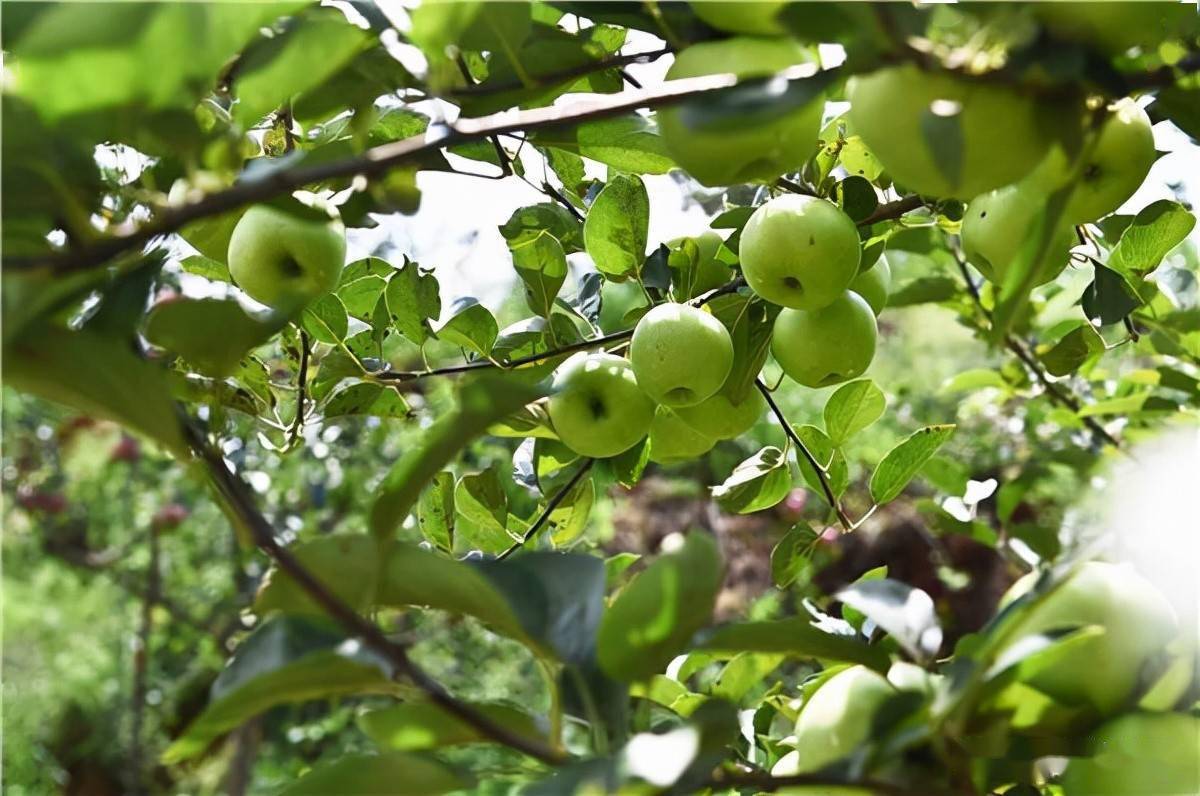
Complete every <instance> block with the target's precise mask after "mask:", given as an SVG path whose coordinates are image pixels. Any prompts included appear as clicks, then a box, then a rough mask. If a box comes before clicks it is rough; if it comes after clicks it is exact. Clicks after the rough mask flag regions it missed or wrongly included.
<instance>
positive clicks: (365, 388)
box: [321, 382, 412, 418]
mask: <svg viewBox="0 0 1200 796" xmlns="http://www.w3.org/2000/svg"><path fill="white" fill-rule="evenodd" d="M321 413H322V414H323V415H324V416H325V417H326V418H331V417H346V416H349V415H366V416H370V417H395V418H403V417H409V416H410V415H411V414H412V408H411V407H410V406H409V405H408V402H407V401H405V400H404V396H403V395H401V394H400V393H399V392H397V391H396V390H395V389H393V388H392V387H388V386H385V385H382V384H375V383H372V382H358V383H356V384H350V385H347V386H345V387H343V388H342V389H340V390H338V391H337V392H335V393H333V394H332V395H330V396H329V400H328V401H326V402H325V405H324V406H323V407H322V408H321Z"/></svg>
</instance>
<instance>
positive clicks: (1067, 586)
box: [1001, 561, 1178, 715]
mask: <svg viewBox="0 0 1200 796" xmlns="http://www.w3.org/2000/svg"><path fill="white" fill-rule="evenodd" d="M1036 579H1037V576H1036V574H1035V573H1031V574H1029V575H1026V576H1025V577H1023V578H1021V579H1020V580H1018V581H1017V582H1016V583H1015V584H1013V586H1012V588H1011V589H1010V590H1009V592H1008V594H1006V595H1005V597H1004V600H1003V601H1002V603H1001V604H1002V605H1003V604H1007V603H1008V602H1011V601H1012V600H1014V599H1016V598H1017V597H1019V596H1020V595H1022V594H1024V593H1026V592H1027V591H1029V590H1030V589H1031V588H1032V587H1033V584H1034V583H1035V582H1036ZM1081 625H1097V626H1099V627H1102V628H1104V634H1103V635H1099V636H1096V637H1094V638H1091V639H1086V640H1083V641H1080V642H1076V643H1075V644H1074V645H1073V647H1072V648H1071V649H1070V650H1064V655H1063V657H1061V658H1060V659H1059V660H1058V661H1057V663H1056V665H1055V666H1053V667H1051V668H1046V669H1043V670H1041V671H1039V672H1038V673H1037V674H1036V675H1035V676H1034V677H1033V678H1032V679H1031V680H1030V681H1029V682H1028V683H1027V684H1028V685H1030V686H1032V687H1034V688H1036V689H1037V690H1039V691H1041V692H1042V693H1044V694H1046V695H1048V696H1050V697H1052V698H1053V699H1055V700H1057V701H1059V702H1061V703H1063V704H1064V705H1068V706H1072V707H1086V708H1090V709H1091V710H1093V711H1095V712H1096V713H1098V714H1100V715H1108V714H1111V713H1113V712H1114V711H1116V710H1118V709H1120V708H1121V707H1122V706H1124V705H1125V704H1126V703H1127V702H1128V701H1129V700H1130V699H1131V698H1132V697H1133V695H1134V691H1135V690H1136V689H1137V687H1138V684H1139V678H1140V675H1141V672H1142V666H1143V664H1145V663H1146V661H1147V660H1148V659H1149V658H1150V657H1151V656H1153V655H1155V654H1157V653H1159V652H1161V651H1162V650H1163V649H1164V648H1166V646H1167V644H1168V643H1169V642H1170V641H1171V639H1173V638H1174V637H1175V636H1176V634H1177V632H1178V628H1177V622H1176V620H1175V613H1174V611H1173V610H1172V608H1171V605H1170V603H1168V602H1167V600H1166V598H1165V597H1163V596H1162V594H1160V593H1159V591H1158V590H1157V589H1156V588H1155V587H1154V586H1153V585H1152V584H1151V583H1150V582H1149V581H1147V580H1146V579H1145V578H1143V577H1142V576H1141V575H1139V574H1138V573H1137V572H1136V571H1134V570H1133V569H1132V568H1130V567H1127V566H1121V565H1117V564H1108V563H1105V562H1100V561H1092V562H1088V563H1086V564H1083V565H1082V566H1081V567H1079V569H1078V570H1077V571H1076V572H1074V573H1073V574H1071V575H1070V576H1069V578H1068V580H1067V581H1066V582H1065V583H1063V584H1062V585H1060V586H1059V587H1058V589H1057V590H1056V591H1055V592H1053V593H1052V594H1050V595H1049V596H1048V597H1047V598H1046V599H1045V600H1043V601H1042V602H1041V603H1040V604H1039V605H1037V606H1036V607H1035V608H1034V609H1033V610H1032V612H1030V613H1029V615H1028V616H1026V617H1025V618H1024V621H1023V624H1022V625H1021V626H1020V635H1019V636H1018V637H1017V638H1016V639H1014V643H1019V641H1020V639H1021V638H1027V637H1028V636H1031V635H1034V634H1037V633H1042V632H1045V631H1049V630H1062V629H1065V628H1068V627H1073V626H1081Z"/></svg>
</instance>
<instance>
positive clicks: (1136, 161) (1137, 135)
mask: <svg viewBox="0 0 1200 796" xmlns="http://www.w3.org/2000/svg"><path fill="white" fill-rule="evenodd" d="M1157 157H1158V155H1157V153H1156V152H1155V150H1154V134H1153V133H1152V132H1151V131H1150V117H1149V116H1147V115H1146V112H1145V111H1144V110H1142V109H1141V107H1140V106H1139V105H1138V104H1137V103H1135V102H1134V101H1133V100H1130V99H1123V100H1120V101H1118V102H1115V103H1113V104H1112V105H1110V106H1109V107H1108V109H1107V114H1106V116H1105V118H1104V121H1103V122H1102V123H1101V125H1100V132H1099V137H1098V138H1097V140H1096V145H1095V148H1094V149H1092V151H1091V157H1089V158H1088V161H1087V163H1085V164H1083V165H1082V166H1081V167H1080V168H1079V170H1078V177H1077V178H1076V182H1075V188H1074V190H1073V191H1072V192H1071V196H1070V198H1069V199H1067V205H1066V207H1065V208H1064V209H1063V220H1064V221H1065V222H1067V223H1069V224H1086V223H1091V222H1093V221H1096V220H1098V219H1100V218H1103V217H1104V216H1106V215H1108V214H1109V213H1112V212H1113V211H1115V210H1116V209H1117V208H1119V207H1120V206H1121V205H1123V204H1124V203H1125V200H1127V199H1128V198H1129V197H1131V196H1133V194H1134V192H1135V191H1137V189H1138V188H1139V187H1140V186H1141V184H1142V182H1143V181H1144V180H1145V179H1146V174H1147V173H1149V171H1150V167H1151V166H1153V165H1154V160H1155V158H1157ZM1073 165H1074V164H1073V163H1072V162H1071V160H1070V158H1068V157H1067V155H1066V154H1064V153H1063V151H1062V148H1061V147H1055V148H1053V149H1051V150H1050V153H1049V154H1048V155H1047V156H1046V158H1045V159H1044V160H1043V161H1042V162H1041V163H1039V164H1038V167H1037V168H1036V169H1035V170H1034V171H1033V173H1032V174H1030V175H1029V176H1028V177H1027V178H1026V179H1025V180H1024V181H1023V184H1024V185H1027V186H1028V187H1029V188H1030V189H1031V190H1035V191H1040V192H1043V193H1049V192H1051V191H1053V190H1055V189H1057V188H1059V187H1060V186H1062V185H1063V184H1064V183H1065V182H1066V181H1067V180H1068V179H1069V178H1070V176H1071V174H1072V172H1073V168H1072V167H1073Z"/></svg>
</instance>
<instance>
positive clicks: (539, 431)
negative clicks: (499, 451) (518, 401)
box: [487, 402, 558, 439]
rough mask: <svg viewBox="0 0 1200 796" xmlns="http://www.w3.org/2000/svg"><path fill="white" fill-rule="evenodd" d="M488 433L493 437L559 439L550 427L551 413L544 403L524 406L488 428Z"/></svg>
mask: <svg viewBox="0 0 1200 796" xmlns="http://www.w3.org/2000/svg"><path fill="white" fill-rule="evenodd" d="M487 433H489V434H491V435H492V436H493V437H515V438H517V439H524V438H525V437H537V438H539V439H558V435H557V434H555V433H554V429H553V428H552V427H551V425H550V413H549V412H548V411H547V409H546V404H545V403H544V402H538V403H533V404H529V405H528V406H522V407H521V408H520V409H518V410H517V411H516V412H514V413H512V414H511V415H509V416H508V417H505V418H503V419H502V420H500V421H499V422H497V423H493V424H492V425H491V426H488V430H487Z"/></svg>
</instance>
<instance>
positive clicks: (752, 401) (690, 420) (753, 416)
mask: <svg viewBox="0 0 1200 796" xmlns="http://www.w3.org/2000/svg"><path fill="white" fill-rule="evenodd" d="M766 409H767V402H766V401H765V400H763V397H762V394H761V393H759V391H758V390H755V389H752V390H750V392H748V393H746V397H745V398H744V399H742V400H741V401H739V402H738V403H734V402H733V401H731V400H730V398H729V395H728V394H727V393H726V391H725V390H721V392H719V393H717V394H716V395H714V396H713V397H711V398H709V399H708V400H706V401H702V402H701V403H698V404H696V405H695V406H685V407H680V408H679V409H677V410H675V413H676V414H677V415H679V417H680V418H681V419H682V420H683V422H685V423H687V424H688V425H689V426H691V427H692V428H694V429H696V431H699V432H700V433H701V434H703V435H705V436H707V437H712V438H713V439H733V438H734V437H740V436H741V435H742V434H745V433H746V432H747V431H749V430H750V429H751V428H753V427H754V424H755V423H757V422H758V419H759V418H760V417H762V416H763V412H765V411H766Z"/></svg>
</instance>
